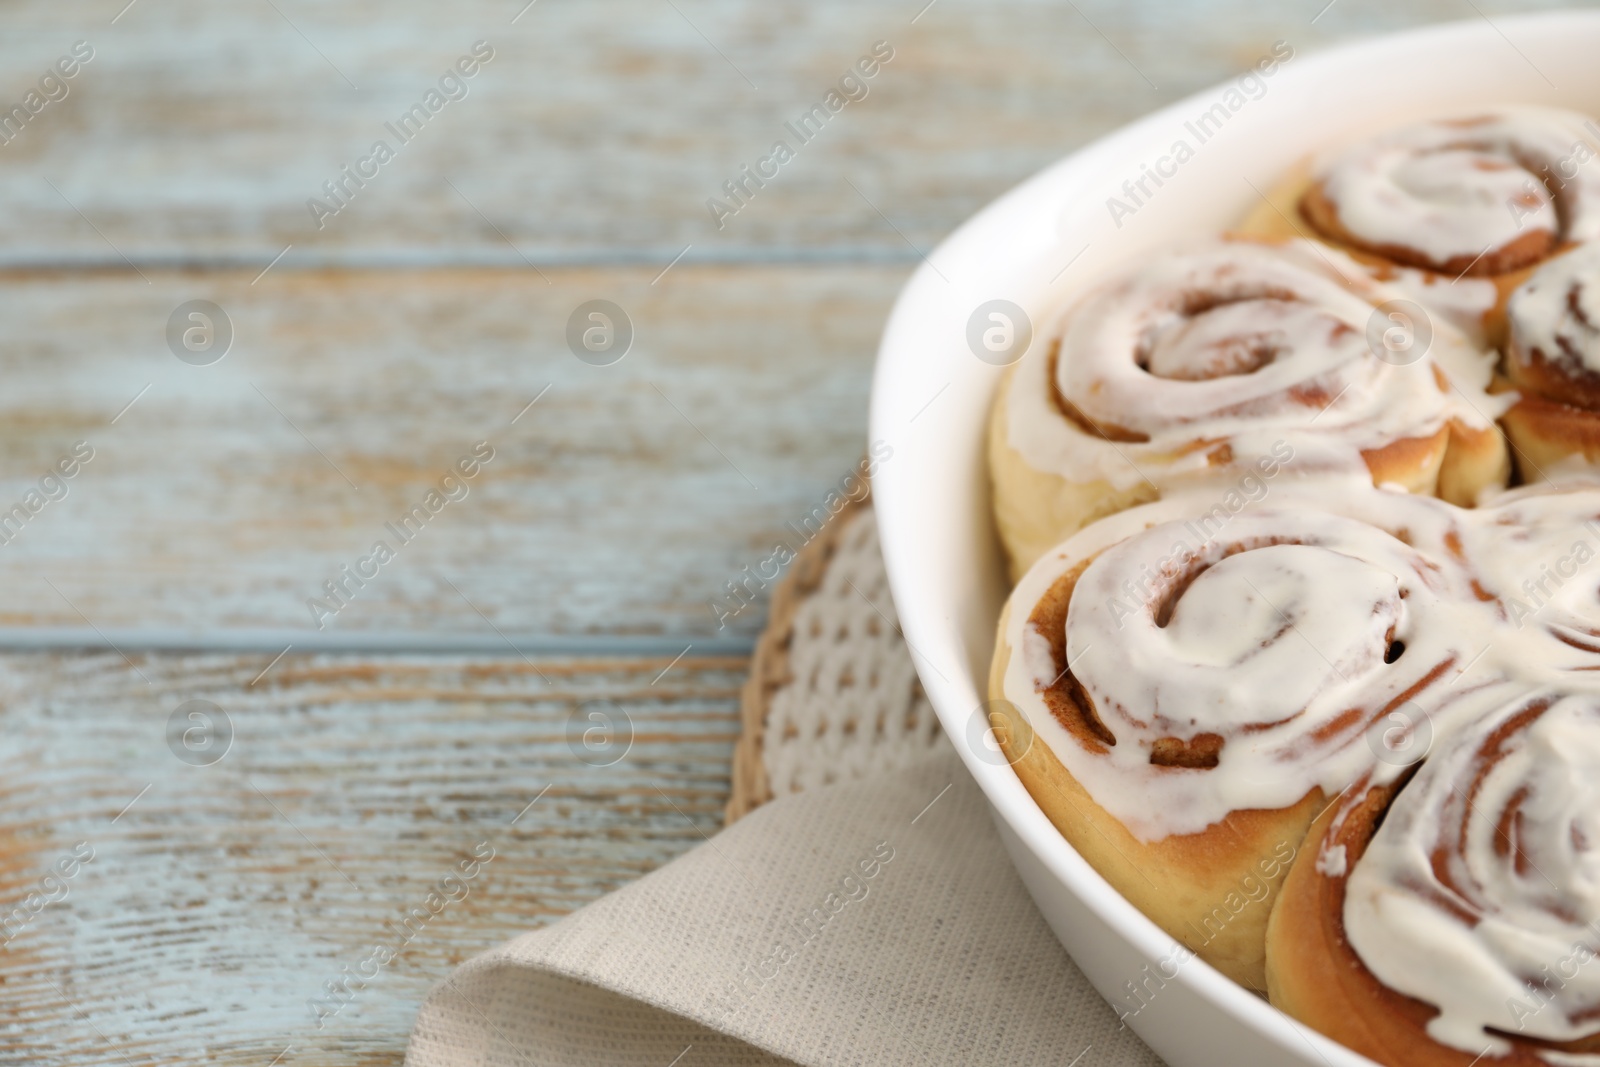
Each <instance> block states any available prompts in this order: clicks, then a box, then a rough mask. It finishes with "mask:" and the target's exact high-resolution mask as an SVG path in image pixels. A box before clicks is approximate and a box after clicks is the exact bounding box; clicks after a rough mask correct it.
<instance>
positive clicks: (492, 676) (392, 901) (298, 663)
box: [0, 653, 745, 1067]
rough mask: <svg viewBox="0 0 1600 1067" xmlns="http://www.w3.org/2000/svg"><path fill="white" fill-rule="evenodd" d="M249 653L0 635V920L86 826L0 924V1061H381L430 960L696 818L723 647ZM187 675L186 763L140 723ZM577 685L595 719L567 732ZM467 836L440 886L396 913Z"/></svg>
mask: <svg viewBox="0 0 1600 1067" xmlns="http://www.w3.org/2000/svg"><path fill="white" fill-rule="evenodd" d="M270 659H271V657H270V656H217V655H209V656H176V655H173V656H138V657H135V658H134V660H133V663H132V665H130V664H128V663H126V662H124V661H123V660H122V659H121V658H120V657H118V656H116V655H115V654H114V653H108V654H104V655H90V656H81V655H28V656H7V657H0V699H3V711H0V724H3V727H0V781H3V782H4V786H3V791H4V800H3V807H0V923H3V922H4V920H5V919H6V917H7V916H9V915H10V914H11V913H12V912H13V910H14V909H16V908H18V907H19V906H23V905H24V902H25V901H26V899H27V894H28V893H29V892H30V891H33V890H36V889H37V888H38V887H39V884H40V882H41V880H42V879H43V878H44V877H45V876H46V875H48V874H50V873H51V869H52V867H53V865H54V864H56V863H57V862H58V860H60V859H61V858H62V857H64V856H69V855H70V854H71V853H72V851H73V848H74V846H75V845H76V844H77V843H79V842H87V843H88V846H89V847H90V848H92V850H93V859H92V860H91V861H89V862H88V863H86V864H84V865H82V866H81V867H80V868H79V869H78V870H77V873H76V875H75V876H74V877H72V878H70V879H66V880H65V882H64V884H65V886H66V888H67V895H66V897H65V898H64V899H61V900H59V901H57V902H54V903H50V904H48V905H46V906H44V907H43V909H42V910H40V911H39V912H38V913H37V914H36V915H35V916H33V917H32V919H31V921H30V922H28V923H27V924H26V925H23V924H22V923H20V922H18V923H15V924H14V925H13V926H12V927H7V928H4V929H7V930H9V931H10V932H11V933H13V934H14V936H13V938H12V940H11V942H10V944H9V945H8V946H6V948H5V950H3V951H0V1001H3V1004H4V1010H3V1012H0V1063H8V1064H29V1065H34V1067H44V1065H55V1064H60V1065H67V1064H72V1065H75V1067H76V1065H82V1064H89V1063H128V1062H132V1063H135V1064H145V1063H158V1064H166V1063H174V1064H175V1063H190V1064H193V1063H229V1064H232V1063H237V1064H255V1065H259V1067H265V1065H266V1064H267V1063H269V1062H270V1061H271V1060H272V1058H273V1057H274V1056H275V1055H277V1054H278V1053H280V1052H282V1051H283V1050H284V1048H286V1047H290V1046H292V1048H293V1052H292V1053H291V1054H290V1055H288V1056H286V1057H285V1058H284V1060H283V1062H284V1063H285V1064H292V1065H294V1067H306V1065H318V1064H374V1063H395V1062H398V1061H399V1059H400V1057H401V1055H402V1053H403V1050H404V1045H405V1039H406V1035H407V1033H408V1032H409V1029H410V1025H411V1021H412V1018H413V1016H414V1014H415V1011H416V1006H417V1004H418V1003H419V1001H420V999H421V997H422V995H423V994H424V993H425V992H426V990H427V989H428V988H429V986H430V985H431V984H432V983H434V982H436V981H438V980H439V979H440V978H442V977H443V976H444V975H445V974H446V973H448V971H449V969H450V968H451V967H453V966H454V965H455V964H457V963H459V962H461V961H462V960H463V959H464V958H466V957H467V956H469V955H471V954H473V953H474V952H477V951H480V950H482V949H486V948H489V947H491V946H492V945H494V944H497V943H499V942H500V941H502V940H504V939H506V938H508V937H510V936H513V935H515V934H516V933H518V932H521V931H525V930H529V929H533V928H535V927H537V926H540V925H542V924H544V923H547V922H549V921H551V920H552V919H554V918H556V917H558V916H561V915H564V914H566V913H568V912H570V911H572V910H573V909H574V908H577V907H580V906H581V905H583V904H584V903H586V902H587V901H590V900H593V899H594V898H595V897H597V896H599V895H601V894H603V893H605V892H608V891H610V890H612V889H615V888H616V887H618V886H620V885H622V884H623V883H625V882H628V881H631V880H633V879H635V878H637V877H638V876H639V875H641V874H643V873H645V872H646V871H649V870H651V869H653V868H655V867H657V866H659V865H661V864H662V863H664V862H666V861H667V860H669V859H671V858H672V857H673V856H676V855H678V854H679V853H680V852H683V851H685V850H686V849H689V848H691V847H693V846H694V845H696V844H698V843H700V842H701V841H702V840H703V835H705V834H710V833H714V832H715V831H716V830H717V829H718V828H719V827H720V825H721V811H722V806H723V804H724V802H725V801H726V799H727V786H728V782H727V761H728V755H729V752H730V750H731V748H732V744H733V735H734V733H735V731H736V722H737V707H736V704H737V687H738V684H739V682H740V681H741V679H742V676H743V672H744V667H745V664H744V661H742V660H708V659H697V658H692V657H689V658H685V659H683V660H681V661H679V662H678V663H677V664H675V665H673V666H671V668H670V670H666V672H665V673H664V674H663V673H662V671H663V669H664V668H667V666H668V663H667V661H666V660H664V659H663V660H636V661H604V662H593V661H591V662H584V661H573V660H538V661H534V662H533V663H527V662H524V661H522V660H520V659H516V658H482V657H479V658H460V657H439V658H426V657H406V658H401V657H387V658H384V657H379V658H370V657H369V658H357V657H301V656H297V655H295V654H290V655H289V656H286V657H285V658H284V659H283V660H282V661H281V662H279V663H278V664H277V665H276V666H274V667H273V668H272V669H271V671H270V672H268V673H267V675H266V676H265V677H263V678H262V679H261V680H260V681H259V682H257V683H256V684H254V685H251V681H252V679H253V678H255V677H256V676H257V674H258V673H259V672H260V671H261V670H262V669H263V668H264V667H266V666H267V664H268V661H269V660H270ZM192 699H203V700H209V701H212V702H214V703H215V704H216V705H218V706H219V707H221V708H222V709H223V710H224V711H225V713H226V715H227V716H228V718H229V720H231V723H232V729H233V733H234V737H233V742H232V747H231V749H229V750H228V751H227V754H226V755H225V756H224V757H223V758H222V759H221V760H220V761H218V762H216V763H213V764H211V765H209V766H193V765H189V764H186V763H183V762H180V761H179V760H178V759H177V758H175V757H174V755H173V754H172V752H171V751H169V749H168V746H167V742H166V739H165V727H166V723H167V719H168V716H169V714H170V713H171V712H172V710H173V709H175V708H177V707H178V706H179V705H180V704H182V703H184V702H186V701H189V700H192ZM596 701H598V702H600V703H598V704H596V703H593V702H596ZM596 709H599V710H602V711H604V712H606V713H608V714H609V715H610V716H611V717H612V720H613V721H614V722H615V723H616V724H617V728H616V730H615V731H614V732H613V733H612V734H610V735H608V736H609V737H611V738H612V741H611V743H610V745H609V746H606V745H603V744H601V743H600V742H601V741H603V740H604V737H603V736H602V735H599V734H597V735H594V736H593V737H592V738H591V740H592V741H593V742H594V744H592V745H591V746H590V747H589V748H587V749H586V748H585V747H584V744H583V731H585V730H591V729H599V728H601V724H599V723H598V722H596V721H590V720H589V719H588V718H587V717H586V716H587V714H588V712H590V711H593V710H596ZM574 716H577V718H576V720H575V725H572V726H569V719H573V718H574ZM630 721H631V732H632V744H631V746H625V745H624V744H623V743H622V739H623V738H624V736H625V735H626V734H627V732H628V728H627V723H628V722H630ZM212 736H214V737H216V736H220V734H216V735H212ZM193 740H194V741H195V744H196V750H197V751H201V752H204V751H205V749H204V743H205V740H206V738H205V736H204V735H200V736H197V737H196V738H194V739H193ZM210 751H212V752H215V751H217V749H216V748H212V749H211V750H210ZM575 753H579V754H582V756H580V755H578V754H575ZM585 757H586V758H587V759H588V761H589V762H587V763H586V762H584V758H585ZM612 758H615V760H616V761H615V762H614V763H612V764H611V765H610V766H591V765H590V764H591V763H593V764H598V763H602V762H605V761H606V760H609V759H612ZM147 785H148V786H149V789H148V791H146V792H143V793H141V790H144V789H145V787H146V786H147ZM136 797H137V798H138V799H137V801H136V802H134V803H132V806H131V807H128V805H129V804H130V802H133V801H135V798H136ZM536 797H538V798H539V799H537V801H535V798H536ZM530 803H531V806H530ZM124 808H126V811H125V812H124ZM119 812H120V813H122V814H121V815H120V817H118V815H119ZM519 813H520V816H519ZM513 820H515V821H514V822H513ZM481 842H488V844H489V847H490V848H492V849H493V858H492V860H490V861H489V862H487V863H485V864H483V865H482V866H481V868H480V870H479V872H478V875H477V877H475V878H471V879H466V880H463V882H462V884H463V885H464V886H465V888H466V895H465V897H464V899H460V900H459V901H458V902H451V903H448V904H447V905H446V906H445V907H444V908H443V909H442V910H441V911H439V912H438V913H437V914H436V915H432V916H431V917H430V918H429V919H428V921H427V922H426V923H422V924H418V927H417V932H416V933H415V936H414V937H413V938H412V939H411V941H410V942H409V943H401V942H399V940H398V939H397V938H396V937H395V936H394V935H393V934H392V933H391V932H390V928H389V927H387V926H386V925H385V924H386V923H389V922H394V923H400V922H401V921H402V919H403V917H404V916H405V915H406V914H407V913H408V912H409V911H410V909H412V908H413V907H419V906H424V905H425V902H426V898H427V895H428V893H429V891H430V887H432V886H433V885H435V884H436V883H437V882H439V880H440V879H441V878H443V876H445V875H446V874H449V873H451V872H452V871H454V870H455V869H456V867H457V865H458V864H459V863H460V862H461V861H462V860H464V859H467V860H470V859H471V858H472V857H473V854H474V849H475V848H476V847H477V846H478V845H479V844H480V843H481ZM481 854H482V853H480V855H481ZM449 888H450V890H451V892H453V893H454V894H455V895H460V893H461V890H458V889H456V888H455V887H454V886H453V885H452V886H450V887H449ZM0 940H4V934H0ZM377 944H391V945H393V944H401V946H402V951H401V952H400V954H399V956H398V958H397V959H395V960H394V962H393V963H391V964H390V965H388V966H387V967H384V968H382V971H381V976H379V977H377V978H375V979H373V980H372V981H370V982H369V983H368V984H367V985H366V987H365V988H355V989H353V993H354V996H353V997H352V998H349V999H348V1002H347V1003H345V1004H344V1005H343V1006H342V1007H341V1008H340V1009H339V1010H338V1011H337V1013H336V1014H331V1015H327V1016H326V1017H325V1018H323V1019H322V1023H323V1025H322V1026H321V1028H320V1029H319V1028H318V1013H317V1012H315V1011H313V1010H312V1008H311V1007H309V1006H308V1003H307V1002H308V1001H309V1000H311V999H312V998H315V997H318V996H319V995H325V992H324V988H323V987H324V983H325V982H327V981H330V980H337V979H339V978H340V977H341V974H342V972H343V968H345V967H346V966H347V965H348V966H349V967H351V968H352V970H355V969H357V968H358V965H359V964H361V962H362V961H363V960H365V959H367V958H368V956H369V953H370V949H371V948H372V947H373V946H374V945H377Z"/></svg>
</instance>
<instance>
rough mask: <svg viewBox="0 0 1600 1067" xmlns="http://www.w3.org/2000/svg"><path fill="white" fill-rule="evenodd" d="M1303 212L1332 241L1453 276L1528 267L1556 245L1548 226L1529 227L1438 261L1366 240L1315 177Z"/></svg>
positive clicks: (1303, 199)
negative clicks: (1475, 251)
mask: <svg viewBox="0 0 1600 1067" xmlns="http://www.w3.org/2000/svg"><path fill="white" fill-rule="evenodd" d="M1299 207H1300V216H1301V218H1303V219H1305V220H1306V221H1307V222H1309V223H1310V224H1311V225H1312V227H1314V228H1315V229H1316V231H1317V232H1318V233H1319V234H1320V235H1322V236H1323V237H1324V238H1326V239H1328V240H1329V241H1330V242H1332V243H1334V244H1338V245H1342V246H1344V247H1347V248H1353V249H1359V250H1360V251H1362V252H1365V253H1367V254H1368V255H1370V256H1376V257H1378V258H1379V259H1383V260H1387V261H1388V262H1390V263H1397V264H1399V265H1400V266H1403V267H1415V268H1416V269H1418V270H1429V271H1433V272H1435V273H1437V274H1448V275H1450V276H1451V277H1454V278H1460V277H1470V278H1492V277H1496V276H1498V275H1501V274H1509V273H1511V272H1512V271H1521V270H1527V269H1529V268H1531V267H1533V266H1535V265H1536V264H1538V263H1541V262H1543V261H1544V260H1545V259H1548V258H1549V257H1550V256H1551V255H1552V254H1554V252H1555V250H1556V247H1557V240H1556V236H1555V235H1554V234H1552V233H1551V232H1550V231H1548V230H1529V231H1528V232H1527V233H1525V234H1523V235H1522V236H1521V237H1518V238H1516V239H1515V240H1513V241H1511V242H1510V243H1508V244H1505V245H1502V246H1501V247H1499V248H1491V249H1490V250H1488V251H1487V252H1484V253H1482V254H1481V255H1467V254H1462V255H1457V256H1451V257H1450V258H1449V259H1446V260H1444V261H1442V262H1438V261H1435V260H1434V259H1432V258H1431V257H1429V256H1428V255H1426V254H1425V253H1423V252H1420V251H1418V250H1417V249H1414V248H1408V247H1407V246H1405V245H1403V244H1397V243H1387V242H1383V243H1375V242H1371V241H1364V240H1362V239H1361V238H1360V237H1357V236H1356V235H1355V234H1353V233H1351V232H1350V231H1349V230H1348V229H1346V228H1345V225H1344V221H1343V220H1342V219H1341V218H1340V217H1339V205H1337V204H1335V203H1334V202H1333V200H1332V199H1331V198H1330V197H1329V196H1328V193H1327V190H1326V188H1325V187H1324V186H1323V185H1322V183H1321V182H1317V181H1312V182H1311V183H1310V184H1309V185H1308V186H1307V188H1306V190H1305V192H1304V193H1303V194H1302V195H1301V197H1300V204H1299Z"/></svg>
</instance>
